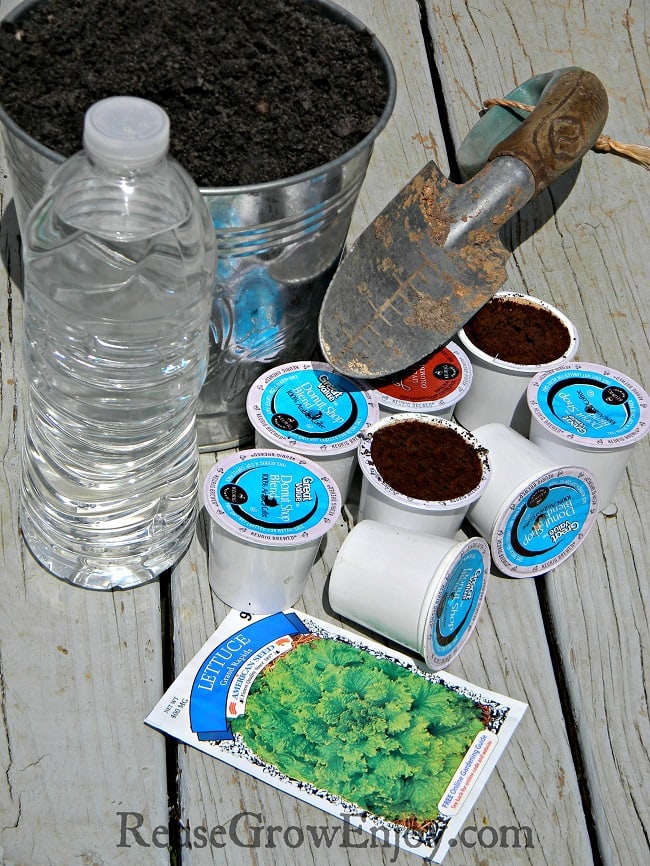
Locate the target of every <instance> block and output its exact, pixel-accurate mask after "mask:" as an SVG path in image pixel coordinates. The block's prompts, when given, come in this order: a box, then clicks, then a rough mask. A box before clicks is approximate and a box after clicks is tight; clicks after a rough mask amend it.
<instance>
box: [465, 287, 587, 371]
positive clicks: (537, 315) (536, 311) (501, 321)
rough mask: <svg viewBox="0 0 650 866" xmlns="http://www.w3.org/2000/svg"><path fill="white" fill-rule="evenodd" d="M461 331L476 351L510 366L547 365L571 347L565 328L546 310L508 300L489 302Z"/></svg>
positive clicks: (494, 299) (497, 299)
mask: <svg viewBox="0 0 650 866" xmlns="http://www.w3.org/2000/svg"><path fill="white" fill-rule="evenodd" d="M463 330H464V331H465V334H466V335H467V336H468V337H469V339H470V340H471V341H472V343H474V345H475V346H476V347H477V348H479V349H481V350H482V351H483V352H485V353H486V354H487V355H490V356H491V357H493V358H499V359H500V360H502V361H509V362H510V363H511V364H535V365H536V364H548V363H550V362H551V361H555V360H556V359H557V358H561V357H562V355H563V354H564V353H565V352H566V351H567V349H568V348H569V345H570V343H571V335H570V333H569V331H568V330H567V328H566V326H565V325H564V323H563V322H561V321H560V320H559V319H558V317H557V316H555V315H553V313H552V312H551V311H550V310H544V309H542V308H541V307H536V306H533V305H532V304H525V303H519V302H518V301H514V300H511V299H510V298H493V299H492V300H491V301H489V302H488V303H487V304H486V305H485V306H484V307H483V308H482V309H480V310H479V311H478V313H476V315H474V316H472V318H471V319H470V320H469V321H468V322H466V324H465V325H464V327H463Z"/></svg>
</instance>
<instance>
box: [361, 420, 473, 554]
mask: <svg viewBox="0 0 650 866" xmlns="http://www.w3.org/2000/svg"><path fill="white" fill-rule="evenodd" d="M412 424H425V425H427V426H428V427H430V428H431V429H432V430H433V431H435V430H442V431H447V432H451V433H452V434H453V435H454V437H455V438H457V440H458V443H459V445H460V446H461V447H462V448H464V450H465V451H466V453H467V457H468V459H469V457H470V456H471V458H472V461H473V462H474V463H475V465H476V467H477V469H478V471H477V480H476V481H474V482H473V484H472V486H471V487H468V488H467V490H465V491H463V492H462V493H459V494H457V495H454V496H449V497H446V498H439V499H426V498H420V497H418V496H415V495H409V494H407V493H404V492H401V491H400V490H399V489H397V488H396V487H395V485H394V482H393V483H391V479H389V478H388V477H384V476H385V475H386V471H385V469H383V467H381V468H380V467H378V466H377V463H376V460H375V458H374V457H373V442H374V439H375V437H377V436H378V435H380V434H381V432H382V431H384V430H386V429H388V428H391V427H394V426H395V425H412ZM399 429H400V430H402V431H408V429H409V428H408V427H400V428H399ZM358 455H359V465H360V467H361V473H362V475H361V495H360V499H359V518H358V519H359V520H376V521H379V522H380V523H386V524H388V525H390V526H399V527H402V528H403V529H412V530H416V531H420V532H428V533H431V534H433V535H441V536H446V537H449V538H451V537H453V536H454V534H455V533H456V532H457V530H458V529H459V528H460V525H461V523H462V522H463V519H464V517H465V515H466V513H467V509H468V508H469V507H470V505H471V503H472V502H474V501H475V500H476V499H478V498H479V497H480V496H481V494H482V491H483V489H484V488H485V486H486V484H487V482H488V478H489V476H490V462H489V459H488V453H487V451H486V449H485V448H483V447H482V445H481V443H480V442H478V440H477V439H476V438H475V437H474V436H472V434H471V433H469V432H468V431H467V430H465V429H464V428H463V427H461V426H460V425H458V424H456V423H454V422H453V421H448V420H447V419H445V418H438V417H436V416H433V415H423V414H418V413H409V412H403V413H402V412H401V413H398V414H396V415H391V416H389V417H388V418H383V419H381V420H379V421H378V422H377V423H376V424H373V425H372V427H370V428H369V429H368V431H367V432H366V433H364V435H363V436H362V437H361V441H360V443H359V451H358ZM447 457H448V454H447V453H445V452H444V451H440V452H436V451H434V450H430V451H427V452H426V453H421V454H418V455H417V459H418V462H419V463H428V464H430V465H431V466H432V467H434V468H435V467H436V465H437V464H438V465H439V464H442V463H443V462H444V461H445V460H446V459H447ZM392 459H394V460H395V461H401V462H402V463H403V465H404V467H405V469H406V471H407V472H409V471H410V472H412V473H414V475H415V479H416V480H417V477H418V466H417V465H414V464H413V463H412V460H413V456H412V453H411V452H409V451H408V450H407V449H404V450H402V449H400V448H399V447H397V448H396V449H395V451H394V454H393V455H392ZM382 471H383V472H384V474H383V475H382Z"/></svg>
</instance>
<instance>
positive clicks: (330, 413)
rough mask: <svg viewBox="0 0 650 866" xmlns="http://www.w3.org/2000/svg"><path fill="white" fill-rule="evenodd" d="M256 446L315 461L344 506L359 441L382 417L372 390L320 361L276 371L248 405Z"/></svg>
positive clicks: (262, 378)
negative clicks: (329, 480) (339, 495)
mask: <svg viewBox="0 0 650 866" xmlns="http://www.w3.org/2000/svg"><path fill="white" fill-rule="evenodd" d="M246 409H247V412H248V418H249V420H250V422H251V424H252V425H253V427H254V429H255V447H256V448H275V449H277V448H280V449H282V450H288V451H292V452H294V453H296V454H302V455H303V456H305V457H309V458H310V459H312V460H314V461H316V462H317V463H318V464H319V465H320V466H322V467H323V469H324V470H325V471H326V472H327V473H328V474H329V475H330V476H331V477H332V478H333V479H334V481H335V482H336V484H337V486H338V488H339V490H340V492H341V498H342V501H343V502H345V500H346V498H347V495H348V491H349V489H350V484H351V481H352V478H353V475H354V470H355V469H356V466H357V446H358V444H359V437H360V436H361V434H362V433H363V432H364V431H365V430H367V429H368V428H369V427H370V426H371V425H372V424H374V423H375V421H377V419H378V418H379V407H378V405H377V400H376V399H375V396H374V395H373V393H372V391H370V390H369V389H368V388H366V387H365V386H364V385H362V384H360V383H359V382H356V381H354V380H352V379H348V378H347V377H346V376H342V375H341V374H340V373H337V372H336V371H335V370H334V369H333V368H332V367H331V366H330V365H329V364H326V363H324V362H319V361H297V362H294V363H289V364H283V365H281V366H278V367H274V368H273V369H272V370H269V371H268V372H266V373H263V374H262V375H261V376H260V377H259V378H258V379H257V380H256V381H255V382H254V383H253V385H252V386H251V388H250V390H249V392H248V397H247V401H246Z"/></svg>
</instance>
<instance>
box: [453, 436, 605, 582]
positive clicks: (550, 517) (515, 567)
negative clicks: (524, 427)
mask: <svg viewBox="0 0 650 866" xmlns="http://www.w3.org/2000/svg"><path fill="white" fill-rule="evenodd" d="M474 435H475V436H476V438H477V439H478V441H479V442H481V444H482V445H483V446H484V447H485V448H487V449H489V452H490V463H491V465H492V474H491V475H490V479H489V481H488V483H487V485H486V487H485V490H484V491H483V494H482V495H481V497H480V499H478V500H477V501H476V502H474V503H473V504H472V505H471V506H470V508H469V510H468V512H467V519H468V520H469V522H470V523H471V524H472V526H474V528H475V529H476V530H478V532H479V533H480V534H481V535H482V536H483V538H485V539H486V540H487V541H488V542H489V543H490V550H491V553H492V561H493V562H494V564H495V566H496V567H497V568H498V569H499V570H500V571H501V572H503V574H505V575H508V576H509V577H535V576H537V575H540V574H546V572H548V571H551V569H553V568H555V566H556V565H559V564H560V563H561V562H564V560H565V559H567V558H568V557H569V556H571V555H572V554H573V553H574V551H575V550H576V549H577V548H578V547H579V546H580V545H581V544H582V542H583V541H584V540H585V538H586V537H587V535H588V534H589V531H590V529H591V527H592V526H593V524H594V521H595V520H596V517H597V515H598V503H599V496H598V482H597V481H596V478H595V477H594V475H593V474H592V473H591V472H590V471H589V470H588V469H585V468H584V467H583V466H580V465H579V461H576V462H575V463H573V462H569V463H566V462H563V461H558V460H555V459H553V458H552V457H549V456H548V455H547V454H545V453H544V452H543V451H542V450H541V448H539V447H538V446H537V445H535V444H534V443H533V442H530V441H529V440H528V439H527V438H526V437H525V436H522V435H521V433H517V431H516V430H513V429H512V428H511V427H507V426H506V425H505V424H485V425H484V426H482V427H478V428H477V429H476V430H474ZM576 464H577V465H576Z"/></svg>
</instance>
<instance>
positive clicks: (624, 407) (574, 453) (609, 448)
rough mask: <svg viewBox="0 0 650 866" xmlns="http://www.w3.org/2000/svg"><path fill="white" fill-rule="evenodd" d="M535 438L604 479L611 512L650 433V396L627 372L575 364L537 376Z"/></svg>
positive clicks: (531, 390)
mask: <svg viewBox="0 0 650 866" xmlns="http://www.w3.org/2000/svg"><path fill="white" fill-rule="evenodd" d="M528 405H529V407H530V411H531V426H530V439H531V441H533V442H534V443H535V444H536V445H538V446H539V447H540V448H541V449H542V450H543V451H544V452H545V453H546V454H549V455H550V456H551V457H553V458H554V459H558V460H574V461H575V462H577V463H580V464H581V465H584V466H586V467H587V468H588V469H590V470H591V471H592V472H593V473H594V475H595V476H596V478H597V479H598V485H599V488H600V507H601V510H603V509H606V508H607V507H608V506H609V505H610V504H611V501H612V499H613V497H614V494H615V492H616V488H617V487H618V485H619V482H620V480H621V478H622V476H623V474H624V472H625V468H626V466H627V464H628V461H629V459H630V456H631V451H632V448H633V447H634V445H635V444H636V443H637V442H638V441H639V440H640V439H642V438H643V437H644V436H645V435H646V434H647V432H648V423H649V421H650V397H648V394H647V393H646V391H644V389H643V388H642V387H641V386H640V385H638V384H637V383H636V382H634V381H633V380H632V379H630V378H629V377H628V376H626V375H624V374H623V373H619V372H618V371H617V370H612V369H611V367H604V366H602V365H599V364H588V363H582V362H574V363H571V364H564V365H562V366H561V367H558V368H556V369H554V370H550V371H547V372H545V373H539V374H538V375H536V376H535V377H534V378H533V379H532V380H531V382H530V384H529V385H528Z"/></svg>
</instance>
